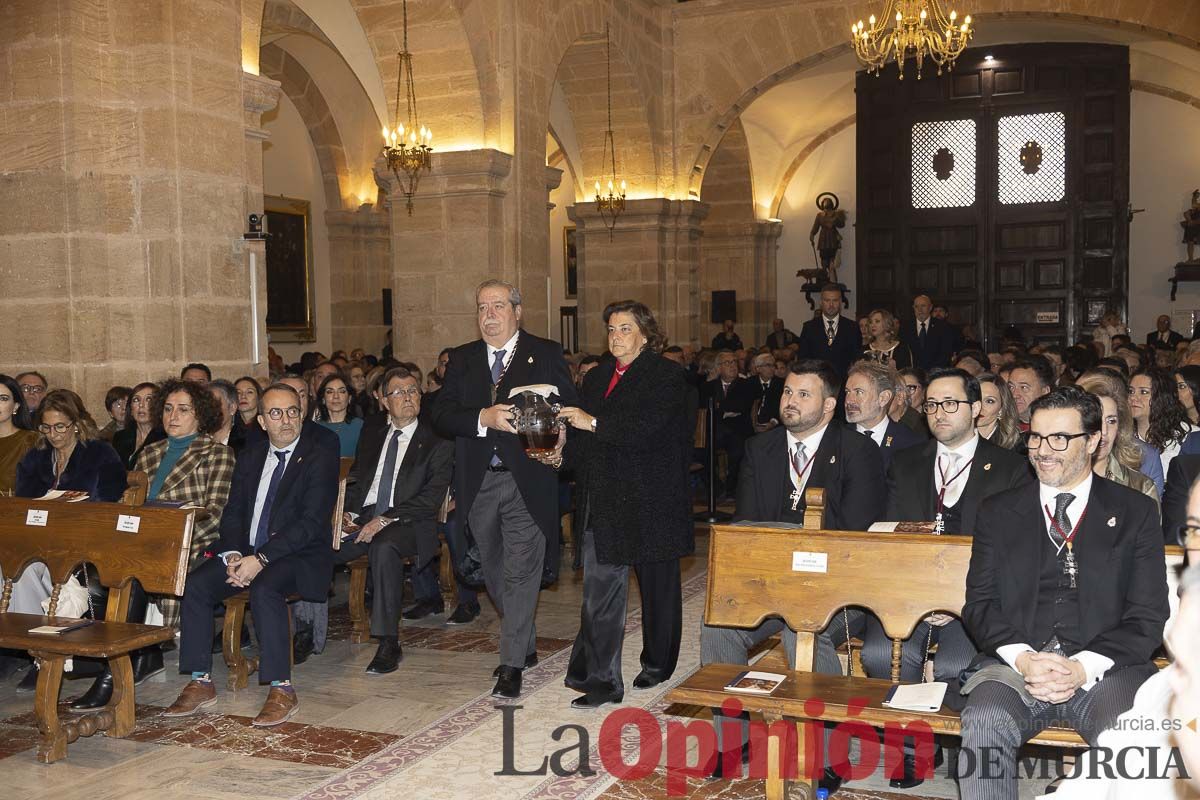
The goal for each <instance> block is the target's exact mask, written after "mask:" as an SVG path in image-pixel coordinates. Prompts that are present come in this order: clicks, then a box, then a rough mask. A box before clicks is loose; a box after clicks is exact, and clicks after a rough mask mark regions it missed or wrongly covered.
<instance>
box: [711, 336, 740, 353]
mask: <svg viewBox="0 0 1200 800" xmlns="http://www.w3.org/2000/svg"><path fill="white" fill-rule="evenodd" d="M712 349H713V350H741V349H742V337H740V336H738V335H737V333H731V334H729V335H728V336H726V335H725V331H720V332H718V333H717V335H716V336H714V337H713V340H712Z"/></svg>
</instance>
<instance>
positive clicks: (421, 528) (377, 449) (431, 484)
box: [343, 421, 454, 565]
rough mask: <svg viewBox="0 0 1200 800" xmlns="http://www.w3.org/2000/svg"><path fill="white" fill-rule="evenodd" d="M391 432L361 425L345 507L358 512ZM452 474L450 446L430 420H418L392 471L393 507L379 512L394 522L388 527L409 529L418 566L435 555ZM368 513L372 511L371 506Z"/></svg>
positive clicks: (452, 465) (378, 427) (386, 428)
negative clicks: (438, 516)
mask: <svg viewBox="0 0 1200 800" xmlns="http://www.w3.org/2000/svg"><path fill="white" fill-rule="evenodd" d="M389 431H391V428H390V427H389V426H386V425H372V426H371V427H370V428H363V431H362V433H361V434H360V435H359V437H358V449H357V450H356V451H355V454H354V466H352V467H351V468H350V476H349V479H348V483H349V484H350V485H349V486H348V487H347V489H346V501H345V503H344V505H343V507H344V508H345V509H346V511H350V512H353V513H355V514H357V513H359V510H360V509H362V507H363V503H364V502H365V501H366V498H367V493H368V492H370V491H371V483H372V481H374V479H375V471H376V470H377V469H378V468H379V459H380V458H382V457H383V451H384V448H385V447H386V446H387V441H388V435H389ZM453 472H454V445H453V444H452V443H451V442H450V440H448V439H443V438H441V437H440V436H438V435H437V434H436V433H434V432H433V426H432V425H430V424H429V423H427V422H423V421H422V422H418V423H417V427H416V429H415V430H414V431H413V436H412V441H411V442H409V443H408V447H407V448H406V449H405V451H404V460H403V461H401V462H400V470H399V471H398V472H397V473H396V484H395V486H393V487H392V501H391V506H390V507H389V508H388V509H387V510H386V511H384V512H383V514H381V515H380V516H384V517H387V518H388V519H392V520H395V522H393V523H392V525H389V526H388V529H390V528H392V526H395V527H396V528H397V529H401V528H406V529H409V530H411V531H412V533H413V536H414V537H415V539H416V544H417V558H418V559H419V562H420V565H425V564H428V563H429V562H430V561H431V560H432V559H433V557H434V556H436V555H437V554H438V538H437V514H438V511H439V510H441V507H442V502H443V501H444V500H445V499H446V489H447V488H449V486H450V476H451V474H452V473H453ZM371 513H372V515H374V509H372V510H371ZM385 530H386V529H385Z"/></svg>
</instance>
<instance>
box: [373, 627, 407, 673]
mask: <svg viewBox="0 0 1200 800" xmlns="http://www.w3.org/2000/svg"><path fill="white" fill-rule="evenodd" d="M402 658H404V650H403V648H401V647H400V640H399V639H397V638H396V637H394V636H388V637H386V638H383V639H380V640H379V649H378V650H376V651H375V657H374V658H372V659H371V663H370V664H368V665H367V674H368V675H387V674H388V673H389V672H395V671H396V668H397V667H399V666H400V660H401V659H402Z"/></svg>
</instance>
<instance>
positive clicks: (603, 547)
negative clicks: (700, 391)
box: [563, 351, 695, 564]
mask: <svg viewBox="0 0 1200 800" xmlns="http://www.w3.org/2000/svg"><path fill="white" fill-rule="evenodd" d="M616 363H617V362H616V359H611V358H609V359H605V360H604V361H603V362H601V363H600V364H599V365H598V366H596V367H595V368H593V369H592V370H591V371H589V372H588V374H587V375H586V376H585V377H584V379H583V386H582V387H581V389H580V400H579V407H580V408H582V409H583V410H584V411H586V412H588V413H589V414H591V415H592V416H593V417H595V418H596V432H595V433H588V432H586V431H573V433H574V434H575V435H572V436H571V437H570V439H569V440H568V441H567V446H566V449H565V450H564V454H563V463H564V465H565V466H566V467H568V468H570V469H573V470H574V471H575V481H576V493H577V494H576V496H577V497H578V498H579V503H580V505H581V506H582V507H583V508H582V510H581V512H580V514H579V518H580V519H581V524H580V525H579V526H577V527H576V530H578V531H579V532H580V533H582V532H583V530H584V529H585V528H590V529H591V530H592V531H593V532H594V537H595V538H594V541H595V545H596V558H597V559H599V561H600V562H601V563H603V564H641V563H647V562H654V561H668V560H671V559H676V558H679V557H681V556H685V555H688V554H690V553H691V552H692V551H693V550H694V549H695V540H694V534H693V530H694V523H693V521H692V506H691V494H690V492H689V491H688V465H689V464H690V462H691V441H692V430H691V429H690V428H689V421H688V409H687V389H688V387H687V383H686V381H685V380H684V375H683V368H682V367H680V366H679V365H678V364H676V363H674V362H672V361H668V360H667V359H665V358H663V357H662V356H660V355H658V354H657V353H654V352H650V351H643V352H642V353H641V355H639V356H638V357H637V358H635V359H634V360H633V362H632V363H630V365H629V369H628V371H627V372H626V373H625V375H624V376H623V377H622V378H621V379H620V380H619V381H617V385H616V386H614V387H613V390H612V394H610V395H609V396H608V397H607V398H606V397H605V396H604V392H605V391H606V390H607V389H608V384H609V381H610V380H611V379H612V376H613V372H614V371H615V369H616Z"/></svg>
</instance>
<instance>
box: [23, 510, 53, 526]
mask: <svg viewBox="0 0 1200 800" xmlns="http://www.w3.org/2000/svg"><path fill="white" fill-rule="evenodd" d="M49 516H50V514H49V513H48V512H46V511H39V510H37V509H36V508H31V509H29V510H28V511H26V512H25V524H26V525H37V526H38V527H40V528H44V527H46V519H47V517H49Z"/></svg>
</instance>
